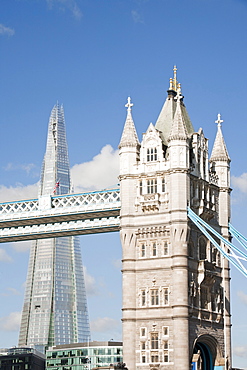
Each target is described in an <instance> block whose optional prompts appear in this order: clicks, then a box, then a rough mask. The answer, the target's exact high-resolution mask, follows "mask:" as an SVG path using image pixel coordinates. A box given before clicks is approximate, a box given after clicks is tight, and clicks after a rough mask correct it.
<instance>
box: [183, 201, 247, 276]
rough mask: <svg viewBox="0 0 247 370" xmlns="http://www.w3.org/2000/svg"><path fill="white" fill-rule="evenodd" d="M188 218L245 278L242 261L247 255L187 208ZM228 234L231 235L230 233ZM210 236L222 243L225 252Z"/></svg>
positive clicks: (246, 272) (245, 272) (246, 271)
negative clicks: (225, 247)
mask: <svg viewBox="0 0 247 370" xmlns="http://www.w3.org/2000/svg"><path fill="white" fill-rule="evenodd" d="M188 217H189V219H190V220H191V221H192V222H193V223H194V224H195V225H196V226H197V227H198V228H199V229H200V230H201V231H202V233H203V234H204V235H205V236H206V237H207V238H208V239H209V240H210V241H211V243H212V244H213V245H214V246H215V247H216V248H217V249H218V250H219V251H220V253H221V254H222V255H223V257H225V258H226V259H227V260H228V261H229V262H231V263H232V264H233V265H234V266H235V267H236V268H237V269H238V270H239V271H240V272H241V273H242V274H243V275H244V276H245V277H247V269H246V268H245V267H244V265H243V263H242V261H247V254H246V253H245V252H243V251H241V249H239V248H237V247H236V246H235V245H233V244H232V243H231V242H230V241H229V240H227V239H225V238H224V237H223V236H222V235H221V234H219V233H218V232H217V231H216V230H215V229H214V228H213V227H212V226H210V225H208V224H207V223H206V222H205V221H204V220H202V219H201V218H200V217H199V216H198V215H197V214H195V212H193V211H192V210H191V209H190V208H189V207H188ZM230 230H233V227H231V228H230V227H229V231H230ZM234 230H235V229H234ZM209 232H210V233H209ZM230 232H231V234H232V231H230ZM211 234H213V235H214V236H215V237H216V238H218V239H219V240H220V241H221V242H222V244H224V245H225V246H227V247H228V248H227V250H226V249H224V248H222V246H221V245H220V244H219V243H218V242H217V241H216V240H215V239H214V238H213V236H212V235H211ZM232 235H233V234H232ZM240 235H241V234H240ZM233 236H234V235H233ZM245 248H246V246H245Z"/></svg>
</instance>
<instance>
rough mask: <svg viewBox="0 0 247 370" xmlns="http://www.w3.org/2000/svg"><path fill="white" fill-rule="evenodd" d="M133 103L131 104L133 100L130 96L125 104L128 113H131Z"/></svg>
mask: <svg viewBox="0 0 247 370" xmlns="http://www.w3.org/2000/svg"><path fill="white" fill-rule="evenodd" d="M133 105H134V104H133V103H131V98H130V96H128V99H127V104H125V107H126V108H127V111H128V113H130V112H131V107H133Z"/></svg>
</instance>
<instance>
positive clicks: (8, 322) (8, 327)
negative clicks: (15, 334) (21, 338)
mask: <svg viewBox="0 0 247 370" xmlns="http://www.w3.org/2000/svg"><path fill="white" fill-rule="evenodd" d="M20 323H21V312H11V313H10V314H9V315H8V316H5V317H2V318H0V330H1V331H18V330H19V327H20Z"/></svg>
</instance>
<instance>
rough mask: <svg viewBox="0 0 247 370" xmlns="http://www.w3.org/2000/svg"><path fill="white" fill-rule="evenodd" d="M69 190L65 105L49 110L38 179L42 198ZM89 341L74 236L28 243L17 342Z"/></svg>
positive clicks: (38, 344) (41, 346) (40, 345)
mask: <svg viewBox="0 0 247 370" xmlns="http://www.w3.org/2000/svg"><path fill="white" fill-rule="evenodd" d="M70 192H71V181H70V169H69V159H68V149H67V142H66V132H65V120H64V111H63V107H62V106H59V105H58V104H56V105H55V106H54V108H53V109H52V112H51V115H50V120H49V126H48V137H47V145H46V153H45V157H44V161H43V168H42V172H41V181H40V191H39V196H40V197H43V196H44V197H47V196H48V197H49V196H54V195H62V194H68V193H70ZM89 340H90V328H89V320H88V310H87V300H86V291H85V284H84V275H83V266H82V258H81V251H80V243H79V239H78V237H71V236H70V237H63V238H54V239H40V240H35V241H34V242H33V243H32V247H31V252H30V260H29V267H28V275H27V281H26V292H25V298H24V306H23V311H22V320H21V328H20V336H19V346H25V345H27V346H30V347H35V348H36V349H38V350H40V351H44V350H45V347H47V346H53V345H61V344H69V343H78V342H87V341H89Z"/></svg>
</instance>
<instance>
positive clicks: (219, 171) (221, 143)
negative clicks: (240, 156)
mask: <svg viewBox="0 0 247 370" xmlns="http://www.w3.org/2000/svg"><path fill="white" fill-rule="evenodd" d="M222 122H223V120H222V119H221V116H220V114H218V119H217V120H216V121H215V123H217V125H218V130H217V134H216V138H215V141H214V146H213V150H212V154H211V158H210V163H211V172H214V173H215V174H216V175H217V176H218V181H219V183H218V185H219V186H220V187H229V186H230V176H229V165H230V161H231V160H230V157H229V155H228V152H227V148H226V144H225V140H224V138H223V134H222V131H221V123H222Z"/></svg>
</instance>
